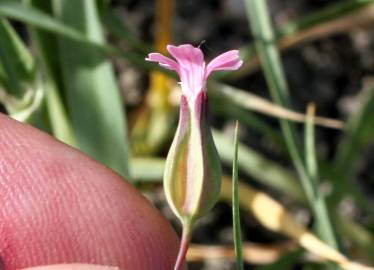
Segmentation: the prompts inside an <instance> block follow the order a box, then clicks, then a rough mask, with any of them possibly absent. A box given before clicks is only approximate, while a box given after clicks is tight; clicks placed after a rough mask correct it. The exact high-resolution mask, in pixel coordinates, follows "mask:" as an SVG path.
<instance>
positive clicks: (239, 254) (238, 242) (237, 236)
mask: <svg viewBox="0 0 374 270" xmlns="http://www.w3.org/2000/svg"><path fill="white" fill-rule="evenodd" d="M238 133H239V123H238V122H236V126H235V135H234V159H233V164H232V218H233V233H234V246H235V254H236V268H237V269H239V270H243V269H244V262H243V247H242V246H243V243H242V233H241V228H240V213H239V191H238V150H239V149H238V145H239V135H238Z"/></svg>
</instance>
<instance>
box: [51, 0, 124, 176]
mask: <svg viewBox="0 0 374 270" xmlns="http://www.w3.org/2000/svg"><path fill="white" fill-rule="evenodd" d="M58 4H59V7H60V8H59V9H58V8H56V10H57V11H56V13H57V14H58V16H59V17H60V18H61V20H62V21H64V23H65V24H67V25H69V26H70V27H73V28H74V29H76V30H77V31H78V32H82V33H85V35H86V36H87V37H88V38H89V39H90V40H93V41H94V42H96V43H98V44H104V43H105V41H104V37H103V33H102V29H101V26H100V21H99V18H98V13H97V10H96V5H95V1H90V0H88V1H87V0H82V1H68V0H64V1H58ZM59 45H60V50H59V57H60V61H61V67H62V74H63V79H64V83H65V95H66V99H67V104H68V111H69V113H70V115H71V118H72V123H73V127H74V131H75V134H76V138H77V144H78V147H79V148H80V149H81V150H83V151H84V152H86V153H87V154H88V155H90V156H92V157H93V158H95V159H96V160H99V161H100V162H102V163H104V164H106V165H107V166H108V167H110V168H112V169H113V170H115V171H117V172H119V173H120V174H122V175H125V176H128V175H129V172H128V156H129V145H128V140H127V130H126V118H125V114H124V109H123V105H122V101H121V97H120V95H119V90H118V87H117V85H116V81H115V76H114V71H113V67H112V66H111V63H110V62H109V61H108V59H106V57H105V55H104V54H102V53H101V52H100V51H98V50H97V49H96V48H93V47H88V46H86V45H85V44H84V43H81V42H78V41H73V40H71V39H66V38H60V39H59Z"/></svg>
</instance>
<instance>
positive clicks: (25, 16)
mask: <svg viewBox="0 0 374 270" xmlns="http://www.w3.org/2000/svg"><path fill="white" fill-rule="evenodd" d="M0 16H4V17H8V18H10V19H13V20H17V21H20V22H23V23H25V24H28V25H31V26H34V27H36V28H40V29H43V30H45V31H48V32H51V33H54V34H56V35H59V36H62V37H66V38H68V39H71V40H74V41H77V42H81V43H84V44H86V45H87V46H90V47H94V48H97V49H98V50H100V51H102V52H103V53H107V54H111V55H116V56H120V57H123V58H124V59H126V60H128V61H130V62H131V63H134V64H136V65H138V66H140V67H144V68H149V69H157V70H160V71H163V69H162V68H161V67H159V66H158V65H156V64H153V63H149V62H145V61H144V57H145V55H139V54H137V53H134V52H128V51H124V50H121V49H118V48H115V47H113V46H110V45H107V44H103V43H100V42H97V40H95V39H91V38H90V37H88V36H87V35H86V33H84V32H82V31H78V30H77V29H75V28H73V27H71V26H70V25H67V24H66V23H64V22H63V21H61V20H59V19H56V18H54V17H52V16H50V15H49V14H47V13H45V12H43V11H41V10H39V9H36V8H33V7H30V6H25V5H22V4H21V3H18V2H14V1H2V2H0ZM163 72H164V71H163ZM166 73H169V74H170V72H166Z"/></svg>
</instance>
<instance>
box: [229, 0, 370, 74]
mask: <svg viewBox="0 0 374 270" xmlns="http://www.w3.org/2000/svg"><path fill="white" fill-rule="evenodd" d="M373 23H374V5H372V4H371V5H368V6H366V7H363V8H361V9H360V10H358V11H356V12H354V13H352V14H349V15H346V16H343V17H340V18H338V19H335V20H329V21H326V22H323V23H319V24H317V25H315V26H313V27H310V28H307V29H305V30H303V31H296V32H295V33H294V34H290V35H284V34H283V35H281V37H280V39H279V40H278V41H277V44H278V48H279V49H280V50H287V49H289V48H292V47H294V46H297V45H299V44H302V43H306V42H311V41H314V40H317V39H321V38H324V37H327V36H331V35H334V34H338V33H342V32H347V31H350V30H352V29H355V28H357V27H369V26H370V25H371V24H373ZM259 67H260V61H259V59H258V57H257V56H254V57H251V58H250V59H249V60H248V61H246V62H245V63H244V65H243V67H242V68H241V70H240V71H239V72H236V73H233V75H230V78H232V79H234V78H237V77H241V76H243V75H244V74H248V73H252V72H254V71H256V70H257V69H258V68H259Z"/></svg>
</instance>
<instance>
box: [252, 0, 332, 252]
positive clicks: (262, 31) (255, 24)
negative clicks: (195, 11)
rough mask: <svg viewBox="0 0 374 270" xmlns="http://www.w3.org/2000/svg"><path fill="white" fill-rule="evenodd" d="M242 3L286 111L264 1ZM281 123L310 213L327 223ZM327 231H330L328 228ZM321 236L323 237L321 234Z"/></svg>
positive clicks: (269, 81) (289, 129)
mask: <svg viewBox="0 0 374 270" xmlns="http://www.w3.org/2000/svg"><path fill="white" fill-rule="evenodd" d="M245 3H246V6H247V15H248V17H249V21H250V26H251V29H252V33H253V36H254V38H255V44H256V48H257V51H258V55H259V57H260V60H261V63H262V68H263V71H264V74H265V78H266V81H267V84H268V86H269V89H270V93H271V96H272V99H273V100H274V101H275V103H277V104H279V105H281V106H283V107H286V108H289V107H290V106H289V104H290V100H289V90H288V85H287V81H286V78H285V74H284V71H283V67H282V64H281V60H280V56H279V52H278V49H277V46H276V37H275V34H274V30H273V28H272V24H271V21H270V16H269V11H268V8H267V2H266V1H263V0H246V1H245ZM280 124H281V128H282V132H283V135H284V139H285V142H286V145H287V148H288V151H289V155H290V157H291V159H292V162H293V164H294V166H295V168H296V171H297V173H298V175H299V178H300V180H301V183H302V186H303V189H304V191H305V194H306V196H307V198H308V201H309V205H310V206H311V208H312V210H313V214H314V216H315V218H316V220H317V222H323V223H324V224H327V223H326V220H328V219H329V217H328V216H327V213H326V212H323V211H320V208H319V206H318V204H317V203H315V202H316V201H318V200H320V198H319V196H320V195H319V192H318V187H317V186H315V185H314V183H313V181H312V179H311V178H310V176H309V175H308V173H307V171H306V169H305V166H304V163H303V160H302V153H301V152H300V150H299V146H298V143H297V140H296V135H295V131H294V129H293V126H292V125H291V124H290V123H289V121H287V120H284V119H280ZM330 231H332V229H331V228H330ZM320 236H321V237H323V236H324V235H320ZM323 240H325V241H326V242H327V243H328V244H330V245H331V246H334V247H335V243H336V241H332V242H328V241H329V240H330V238H327V239H324V238H323Z"/></svg>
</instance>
